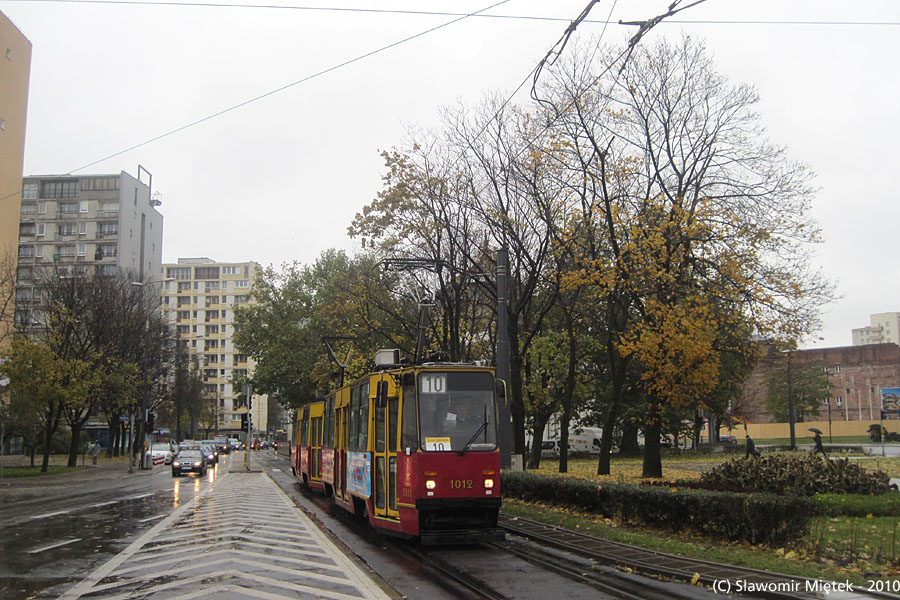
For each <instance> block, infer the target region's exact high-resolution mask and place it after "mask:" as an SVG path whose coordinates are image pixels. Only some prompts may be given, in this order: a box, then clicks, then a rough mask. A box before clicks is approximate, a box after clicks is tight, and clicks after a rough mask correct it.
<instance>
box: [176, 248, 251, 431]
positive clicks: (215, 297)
mask: <svg viewBox="0 0 900 600" xmlns="http://www.w3.org/2000/svg"><path fill="white" fill-rule="evenodd" d="M259 269H260V266H259V264H258V263H255V262H239V263H230V262H216V261H214V260H212V259H209V258H179V259H178V262H177V263H175V264H171V263H167V264H164V265H163V277H164V278H166V279H172V280H173V281H167V282H166V284H165V287H164V288H163V298H162V308H163V312H164V314H165V316H166V318H167V319H168V321H169V323H170V324H171V325H172V327H173V328H174V329H175V331H176V332H177V334H178V337H179V339H180V340H181V341H182V343H184V344H185V346H186V347H187V349H188V350H189V351H190V352H192V353H194V354H195V356H196V358H197V360H198V364H199V365H200V369H201V370H202V373H203V379H204V385H205V386H206V393H207V396H208V397H209V399H210V400H211V401H213V402H214V403H215V407H216V410H215V415H216V416H215V419H216V421H217V422H216V429H217V430H218V431H219V432H220V433H222V432H228V433H236V432H237V431H239V430H240V427H241V415H242V414H244V413H246V412H247V405H246V399H245V398H244V396H243V393H242V390H240V389H234V388H233V386H232V384H231V381H232V378H233V376H234V375H247V374H248V373H252V370H253V366H254V364H253V361H252V360H250V359H249V358H248V357H247V356H245V355H242V354H240V353H238V352H237V351H236V350H235V348H234V342H233V341H232V338H233V336H234V311H235V308H237V307H238V306H241V305H242V304H245V303H247V302H248V301H249V300H250V296H249V294H250V286H251V285H252V283H253V279H254V277H256V273H257V271H259ZM267 402H268V397H267V396H264V395H262V396H261V395H253V396H252V401H251V414H252V420H253V429H254V431H263V432H264V431H266V430H267V429H268V423H267V415H268V413H267V410H266V408H267V407H266V405H267Z"/></svg>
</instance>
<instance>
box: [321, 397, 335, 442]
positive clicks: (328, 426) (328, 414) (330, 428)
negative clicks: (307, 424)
mask: <svg viewBox="0 0 900 600" xmlns="http://www.w3.org/2000/svg"><path fill="white" fill-rule="evenodd" d="M322 445H323V446H325V447H326V448H334V398H333V397H332V398H329V399H328V400H326V401H325V436H324V440H323V443H322Z"/></svg>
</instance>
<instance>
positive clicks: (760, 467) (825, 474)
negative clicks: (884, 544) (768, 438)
mask: <svg viewBox="0 0 900 600" xmlns="http://www.w3.org/2000/svg"><path fill="white" fill-rule="evenodd" d="M700 483H701V486H702V487H704V488H707V489H715V490H727V491H738V492H748V491H750V492H770V493H773V494H779V495H780V494H796V495H800V496H812V495H813V494H831V493H839V494H863V495H879V494H883V493H885V492H886V491H888V490H889V489H890V477H888V475H887V474H886V473H884V472H882V471H866V470H865V469H863V468H862V467H860V466H859V464H857V463H856V462H853V461H850V460H848V459H846V458H840V459H833V460H828V459H825V458H820V457H818V456H814V455H811V454H806V453H802V454H798V453H792V454H770V455H767V456H763V457H761V458H756V457H752V456H751V457H749V458H737V459H732V460H731V461H729V462H726V463H722V464H720V465H718V466H717V467H715V468H714V469H713V470H711V471H709V472H707V473H704V474H703V475H702V476H701V478H700Z"/></svg>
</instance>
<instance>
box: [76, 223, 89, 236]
mask: <svg viewBox="0 0 900 600" xmlns="http://www.w3.org/2000/svg"><path fill="white" fill-rule="evenodd" d="M78 235H87V223H79V224H78Z"/></svg>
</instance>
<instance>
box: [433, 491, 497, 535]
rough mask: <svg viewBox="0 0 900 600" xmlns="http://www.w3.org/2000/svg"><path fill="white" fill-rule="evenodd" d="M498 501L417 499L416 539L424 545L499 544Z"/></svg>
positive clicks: (492, 499) (484, 499) (488, 499)
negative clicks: (417, 527)
mask: <svg viewBox="0 0 900 600" xmlns="http://www.w3.org/2000/svg"><path fill="white" fill-rule="evenodd" d="M500 502H501V501H500V498H420V499H418V500H416V508H417V509H418V511H419V539H420V541H421V542H422V543H423V544H466V543H471V542H489V541H499V540H502V539H503V538H504V537H505V534H504V533H503V530H502V529H500V528H499V527H497V516H498V514H499V513H500Z"/></svg>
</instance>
